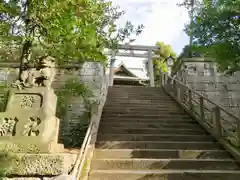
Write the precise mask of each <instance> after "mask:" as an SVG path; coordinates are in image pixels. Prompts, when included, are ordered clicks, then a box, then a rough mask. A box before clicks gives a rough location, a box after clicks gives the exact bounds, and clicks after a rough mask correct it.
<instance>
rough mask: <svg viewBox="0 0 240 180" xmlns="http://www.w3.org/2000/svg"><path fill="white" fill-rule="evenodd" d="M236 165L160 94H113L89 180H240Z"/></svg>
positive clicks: (121, 90)
mask: <svg viewBox="0 0 240 180" xmlns="http://www.w3.org/2000/svg"><path fill="white" fill-rule="evenodd" d="M238 179H240V168H239V166H238V162H236V161H234V159H233V158H232V157H231V156H230V155H229V154H228V152H227V151H226V150H224V149H223V148H222V146H221V145H220V144H218V142H216V141H215V139H213V138H212V137H211V136H210V135H209V134H208V133H207V132H206V131H205V130H204V129H203V128H202V127H201V126H200V125H199V124H198V123H197V122H196V121H195V120H192V119H191V118H190V117H189V116H188V114H187V113H186V112H185V111H184V110H183V109H181V108H180V107H179V106H178V105H177V103H176V102H175V101H174V100H173V99H172V98H171V97H170V96H168V95H167V94H166V93H165V92H164V91H163V90H162V89H160V88H150V87H134V86H114V87H110V88H109V92H108V97H107V102H106V104H105V107H104V110H103V114H102V119H101V122H100V126H99V132H98V139H97V143H96V149H95V151H94V155H93V158H92V162H91V170H90V172H89V180H238Z"/></svg>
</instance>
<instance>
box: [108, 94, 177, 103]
mask: <svg viewBox="0 0 240 180" xmlns="http://www.w3.org/2000/svg"><path fill="white" fill-rule="evenodd" d="M107 98H108V99H107V102H119V101H120V102H121V101H129V100H137V101H145V100H148V101H153V102H155V101H157V102H159V101H163V100H166V101H168V102H172V103H176V102H175V101H174V100H173V99H172V98H171V97H166V96H159V95H155V96H149V95H147V96H144V95H138V96H131V95H122V96H121V95H113V96H110V95H108V96H107Z"/></svg>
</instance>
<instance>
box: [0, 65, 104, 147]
mask: <svg viewBox="0 0 240 180" xmlns="http://www.w3.org/2000/svg"><path fill="white" fill-rule="evenodd" d="M16 67H17V64H14V63H8V64H7V63H4V64H3V63H2V64H0V82H1V83H2V84H6V85H7V86H10V84H11V83H12V82H13V81H14V80H15V79H16V78H17V75H18V68H16ZM73 77H77V78H78V79H79V81H80V82H84V83H85V85H87V86H88V87H89V89H90V90H91V91H92V92H93V93H94V97H93V98H92V99H91V100H92V101H102V100H103V99H104V98H105V96H106V92H107V87H108V85H107V82H108V81H107V76H106V73H105V69H104V66H103V65H102V64H100V63H97V62H87V63H84V64H83V65H82V67H81V68H79V69H78V68H58V71H57V74H56V77H55V81H54V83H53V87H54V89H55V91H57V90H58V88H61V87H62V86H63V85H64V83H65V82H66V80H68V79H70V78H73ZM0 93H1V94H0V96H2V95H3V91H0ZM65 114H66V115H65V117H62V118H60V121H61V122H60V138H59V140H60V143H63V144H64V145H65V147H80V146H81V139H83V138H84V136H82V137H79V134H74V133H77V132H81V131H84V129H81V127H80V124H81V123H87V122H88V121H89V118H90V117H89V112H88V110H87V109H86V105H85V104H84V102H83V99H82V98H81V97H79V98H73V99H72V100H71V103H70V104H68V107H67V109H66V113H65ZM79 128H80V129H79ZM82 134H84V133H82ZM74 137H78V138H74ZM76 139H79V141H78V142H76Z"/></svg>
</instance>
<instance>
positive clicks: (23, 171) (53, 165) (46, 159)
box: [6, 154, 65, 176]
mask: <svg viewBox="0 0 240 180" xmlns="http://www.w3.org/2000/svg"><path fill="white" fill-rule="evenodd" d="M15 156H16V158H15V159H14V160H12V162H11V166H10V167H9V168H8V169H7V171H6V175H7V176H14V175H17V176H35V175H38V176H55V175H58V174H61V173H63V172H64V167H65V166H64V157H63V156H61V155H51V154H16V155H15Z"/></svg>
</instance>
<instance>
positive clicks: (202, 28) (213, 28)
mask: <svg viewBox="0 0 240 180" xmlns="http://www.w3.org/2000/svg"><path fill="white" fill-rule="evenodd" d="M185 2H187V0H186V1H185ZM184 5H185V7H187V8H188V9H189V7H191V4H184ZM193 10H194V11H193V16H192V17H193V22H192V24H188V25H187V26H186V32H187V33H188V34H189V35H190V34H191V33H192V35H193V40H194V44H196V45H197V46H198V47H199V50H200V51H201V53H202V55H203V56H209V57H212V58H213V59H215V61H216V62H217V64H218V66H219V69H220V70H222V71H225V70H230V71H233V72H234V71H236V70H237V69H239V67H240V64H239V62H240V35H239V31H240V18H239V15H240V0H235V1H233V0H216V1H212V0H203V1H201V2H200V1H197V2H196V4H195V5H194V6H193Z"/></svg>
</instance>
